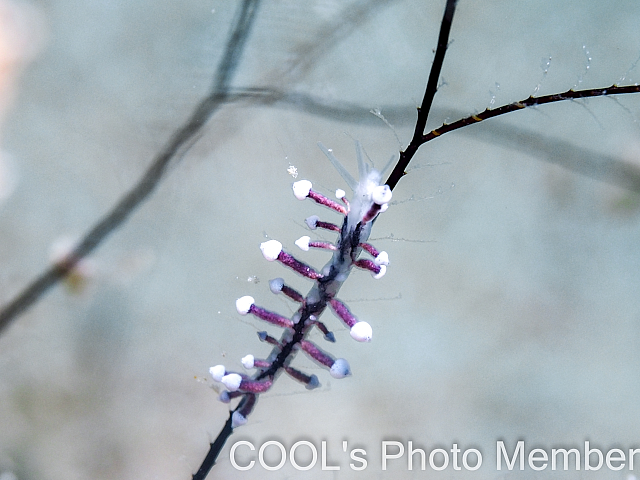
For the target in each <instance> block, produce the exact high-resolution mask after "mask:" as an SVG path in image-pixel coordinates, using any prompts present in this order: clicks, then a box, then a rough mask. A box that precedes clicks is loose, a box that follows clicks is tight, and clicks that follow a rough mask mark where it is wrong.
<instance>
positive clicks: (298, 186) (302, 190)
mask: <svg viewBox="0 0 640 480" xmlns="http://www.w3.org/2000/svg"><path fill="white" fill-rule="evenodd" d="M310 191H311V182H310V181H309V180H300V181H297V182H294V183H293V194H294V195H295V197H296V198H297V199H298V200H304V199H305V198H307V197H308V196H309V192H310Z"/></svg>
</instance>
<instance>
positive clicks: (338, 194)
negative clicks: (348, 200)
mask: <svg viewBox="0 0 640 480" xmlns="http://www.w3.org/2000/svg"><path fill="white" fill-rule="evenodd" d="M346 194H347V192H345V191H344V190H342V189H341V188H339V189H337V190H336V198H337V199H338V200H342V199H343V198H344V196H345V195H346Z"/></svg>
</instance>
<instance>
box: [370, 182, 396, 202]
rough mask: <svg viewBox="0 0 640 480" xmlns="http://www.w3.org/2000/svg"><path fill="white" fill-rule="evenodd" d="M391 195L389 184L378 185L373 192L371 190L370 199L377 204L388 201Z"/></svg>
mask: <svg viewBox="0 0 640 480" xmlns="http://www.w3.org/2000/svg"><path fill="white" fill-rule="evenodd" d="M392 196H393V194H392V193H391V189H390V188H389V185H379V186H377V187H375V188H374V189H373V192H371V199H372V200H373V201H374V202H375V203H377V204H378V205H382V204H383V203H389V201H390V200H391V197H392Z"/></svg>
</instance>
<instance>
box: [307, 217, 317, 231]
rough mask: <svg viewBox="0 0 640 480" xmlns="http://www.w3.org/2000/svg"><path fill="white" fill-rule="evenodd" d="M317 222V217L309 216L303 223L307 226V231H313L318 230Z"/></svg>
mask: <svg viewBox="0 0 640 480" xmlns="http://www.w3.org/2000/svg"><path fill="white" fill-rule="evenodd" d="M318 220H320V217H318V216H317V215H311V216H310V217H307V218H306V219H305V220H304V223H306V224H307V227H309V230H315V229H316V228H318Z"/></svg>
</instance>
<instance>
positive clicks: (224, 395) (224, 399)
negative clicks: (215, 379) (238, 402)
mask: <svg viewBox="0 0 640 480" xmlns="http://www.w3.org/2000/svg"><path fill="white" fill-rule="evenodd" d="M218 400H220V401H221V402H222V403H229V402H230V401H231V397H230V396H229V392H228V391H226V390H223V391H222V392H220V396H218Z"/></svg>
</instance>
